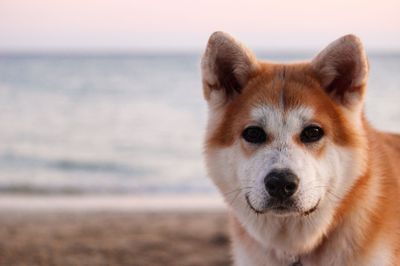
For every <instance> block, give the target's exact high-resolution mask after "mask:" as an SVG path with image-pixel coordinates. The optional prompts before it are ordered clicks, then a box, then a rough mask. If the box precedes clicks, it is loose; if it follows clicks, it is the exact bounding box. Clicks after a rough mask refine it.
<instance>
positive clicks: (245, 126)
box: [201, 32, 400, 266]
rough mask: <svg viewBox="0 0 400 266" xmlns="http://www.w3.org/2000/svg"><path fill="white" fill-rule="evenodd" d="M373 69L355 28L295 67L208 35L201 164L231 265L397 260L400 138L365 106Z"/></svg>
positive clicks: (217, 34) (399, 261) (399, 247)
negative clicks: (222, 205) (226, 233)
mask: <svg viewBox="0 0 400 266" xmlns="http://www.w3.org/2000/svg"><path fill="white" fill-rule="evenodd" d="M368 70H369V64H368V59H367V56H366V52H365V50H364V48H363V45H362V43H361V41H360V39H359V38H358V37H356V36H354V35H346V36H344V37H341V38H339V39H337V40H336V41H334V42H332V43H331V44H330V45H328V46H327V47H326V48H325V49H324V50H322V52H320V53H319V54H318V55H316V56H315V57H314V58H313V59H312V60H311V61H308V62H296V63H291V64H279V63H273V62H267V61H259V60H257V59H256V57H255V55H254V54H253V53H252V52H251V51H250V50H249V49H248V48H246V47H245V46H244V45H242V44H241V43H240V42H238V41H236V40H235V39H234V38H233V37H231V36H230V35H228V34H227V33H223V32H215V33H213V34H212V35H211V37H210V38H209V41H208V44H207V47H206V50H205V52H204V55H203V57H202V60H201V72H202V85H203V93H204V98H205V99H206V102H207V105H208V122H207V129H206V136H205V149H204V150H205V162H206V166H207V170H208V174H209V176H210V177H211V178H212V180H213V182H214V183H215V185H216V186H217V188H218V189H219V191H220V192H221V193H222V195H223V197H224V199H225V201H226V203H227V205H228V206H229V209H230V213H231V215H230V216H231V218H232V219H231V225H232V226H231V239H232V257H233V262H234V265H237V266H259V265H272V266H275V265H282V266H290V265H303V266H309V265H318V266H329V265H335V266H336V265H340V266H346V265H354V266H355V265H357V266H360V265H368V266H370V265H374V266H375V265H376V266H386V265H400V184H399V180H400V135H396V134H390V133H383V132H380V131H378V130H376V129H374V128H373V127H372V126H371V125H370V124H369V122H368V121H367V119H366V117H365V115H364V100H365V94H366V87H367V77H368Z"/></svg>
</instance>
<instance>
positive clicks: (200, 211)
mask: <svg viewBox="0 0 400 266" xmlns="http://www.w3.org/2000/svg"><path fill="white" fill-rule="evenodd" d="M3 199H4V200H3V201H1V198H0V202H2V206H1V207H2V208H1V212H0V240H1V241H0V265H143V266H157V265H163V266H169V265H171V266H172V265H182V266H186V265H187V266H195V265H199V266H200V265H209V266H210V265H211V266H213V265H215V266H217V265H229V264H230V263H229V239H228V233H227V231H228V219H227V216H226V212H225V210H224V209H223V208H219V207H218V208H216V207H215V206H214V208H210V210H207V209H206V208H205V207H206V206H205V205H204V204H199V202H200V201H198V203H197V205H196V206H197V207H196V208H194V209H193V210H190V209H188V208H180V206H179V205H176V204H175V205H172V204H169V205H168V206H166V207H165V208H164V209H165V210H162V209H160V208H151V206H150V207H149V209H148V210H143V209H138V208H122V209H121V208H120V209H118V208H115V206H114V205H113V204H117V203H118V200H116V199H114V200H110V199H109V200H108V201H107V200H104V199H103V202H101V203H100V204H105V203H106V202H108V205H107V204H106V205H105V206H106V207H104V208H100V206H99V204H97V205H96V204H94V203H93V202H98V201H93V200H92V199H88V198H86V199H83V200H82V202H83V203H82V205H83V206H85V204H86V205H87V206H91V207H87V206H86V208H73V207H71V206H75V205H74V203H72V205H71V206H69V205H68V204H67V202H74V201H78V199H77V198H73V199H71V200H69V201H68V199H67V198H65V199H64V200H61V199H58V201H57V198H56V199H55V200H53V201H52V198H51V197H47V202H48V204H47V205H45V204H42V205H40V204H38V203H36V204H35V203H34V202H35V200H33V199H31V200H30V201H31V204H28V206H30V207H29V209H28V208H23V207H22V206H20V205H18V204H19V203H18V200H15V199H14V200H9V204H8V205H7V204H6V203H7V200H5V198H3ZM35 199H36V201H37V202H42V201H44V199H46V198H39V199H38V198H35ZM23 200H25V202H29V200H26V199H22V200H20V202H22V201H23ZM88 201H89V202H90V201H92V202H91V204H88ZM135 201H136V200H135ZM16 202H17V203H16ZM32 202H33V203H34V204H32ZM51 202H53V203H51ZM54 202H56V203H54ZM61 202H64V206H61V207H60V208H57V206H60V203H61ZM136 202H137V201H136ZM167 202H168V201H167ZM171 202H175V201H171ZM171 202H170V203H171ZM185 202H186V204H187V202H188V201H187V200H186V201H185ZM175 203H176V202H175ZM205 203H206V204H208V203H207V202H205ZM0 205H1V204H0ZM150 205H151V204H150ZM183 205H185V204H183ZM7 206H8V208H7ZM40 206H41V207H40ZM43 206H47V208H44V207H43ZM49 206H50V207H49ZM66 206H69V208H66ZM155 206H156V205H155ZM155 206H153V207H155ZM217 206H219V205H218V204H217Z"/></svg>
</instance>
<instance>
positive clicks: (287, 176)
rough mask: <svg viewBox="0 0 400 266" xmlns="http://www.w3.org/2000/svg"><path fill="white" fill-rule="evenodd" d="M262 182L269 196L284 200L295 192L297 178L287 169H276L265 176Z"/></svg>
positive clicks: (297, 182)
mask: <svg viewBox="0 0 400 266" xmlns="http://www.w3.org/2000/svg"><path fill="white" fill-rule="evenodd" d="M264 183H265V188H266V189H267V191H268V194H269V195H270V196H271V197H274V198H277V199H281V200H284V199H287V198H289V197H290V196H292V195H293V194H294V193H295V192H296V190H297V187H298V185H299V179H298V178H297V176H296V175H295V174H293V173H292V172H291V171H290V170H288V169H279V170H278V169H277V170H272V171H271V172H270V173H269V174H268V175H267V176H266V177H265V179H264Z"/></svg>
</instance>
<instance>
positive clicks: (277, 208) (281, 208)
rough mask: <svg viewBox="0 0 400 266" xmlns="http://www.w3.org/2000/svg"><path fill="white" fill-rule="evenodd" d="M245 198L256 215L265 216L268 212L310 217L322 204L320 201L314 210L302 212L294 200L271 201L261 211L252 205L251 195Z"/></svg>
mask: <svg viewBox="0 0 400 266" xmlns="http://www.w3.org/2000/svg"><path fill="white" fill-rule="evenodd" d="M245 198H246V202H247V205H248V206H249V208H250V209H251V210H252V211H253V212H255V213H256V214H264V213H267V212H273V213H274V214H277V215H285V214H289V213H297V214H300V215H302V216H308V215H310V214H311V213H313V212H314V211H316V210H317V208H318V206H319V203H320V200H318V202H317V203H316V204H315V205H314V206H313V207H312V208H310V209H308V210H301V209H300V208H298V207H297V206H296V204H295V203H294V202H293V201H292V200H289V201H285V202H282V201H276V200H270V201H269V202H268V203H267V204H266V206H265V207H264V208H263V209H262V210H259V209H257V208H255V207H254V206H253V205H252V204H251V202H250V198H249V194H246V195H245Z"/></svg>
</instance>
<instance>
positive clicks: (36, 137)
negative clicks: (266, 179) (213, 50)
mask: <svg viewBox="0 0 400 266" xmlns="http://www.w3.org/2000/svg"><path fill="white" fill-rule="evenodd" d="M257 55H258V56H259V57H261V58H264V59H268V60H276V61H293V60H295V61H298V60H304V59H308V58H311V57H312V53H304V52H301V53H300V52H299V53H296V52H281V51H280V52H273V51H272V52H271V51H268V52H265V51H264V52H258V53H257ZM369 60H370V68H371V70H370V79H369V89H368V96H367V100H366V101H367V105H366V113H367V117H368V118H369V120H370V121H371V123H372V124H373V125H374V126H376V127H377V128H379V129H382V130H388V131H392V132H400V53H399V54H389V53H373V54H371V55H370V58H369ZM199 64H200V53H183V54H171V53H161V52H160V53H99V54H93V53H51V54H46V53H2V54H0V193H18V194H21V193H22V194H46V195H48V194H57V195H58V194H124V195H125V194H129V195H154V194H162V195H163V194H188V193H200V194H205V195H208V194H215V193H216V189H215V188H214V187H213V185H212V184H211V181H210V180H209V178H208V177H207V173H206V171H205V167H204V162H203V156H202V150H203V144H202V143H203V136H204V128H205V122H206V115H207V108H206V104H205V101H204V100H203V96H202V88H201V77H200V66H199Z"/></svg>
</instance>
